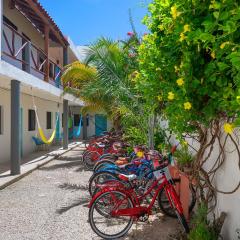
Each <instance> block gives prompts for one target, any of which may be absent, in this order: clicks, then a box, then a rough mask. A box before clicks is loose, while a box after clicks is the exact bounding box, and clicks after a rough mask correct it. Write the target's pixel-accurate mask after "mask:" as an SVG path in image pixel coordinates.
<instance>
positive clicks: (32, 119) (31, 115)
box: [28, 109, 36, 131]
mask: <svg viewBox="0 0 240 240" xmlns="http://www.w3.org/2000/svg"><path fill="white" fill-rule="evenodd" d="M35 129H36V115H35V111H34V110H32V109H29V110H28V131H35Z"/></svg>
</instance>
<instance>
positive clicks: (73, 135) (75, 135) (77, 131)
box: [69, 115, 82, 139]
mask: <svg viewBox="0 0 240 240" xmlns="http://www.w3.org/2000/svg"><path fill="white" fill-rule="evenodd" d="M81 130H82V115H81V117H80V121H79V125H78V128H77V129H73V131H72V132H71V133H69V139H73V138H79V137H80V135H81Z"/></svg>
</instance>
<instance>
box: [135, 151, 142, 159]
mask: <svg viewBox="0 0 240 240" xmlns="http://www.w3.org/2000/svg"><path fill="white" fill-rule="evenodd" d="M136 155H137V157H139V158H142V157H143V156H144V152H142V151H138V152H137V154H136Z"/></svg>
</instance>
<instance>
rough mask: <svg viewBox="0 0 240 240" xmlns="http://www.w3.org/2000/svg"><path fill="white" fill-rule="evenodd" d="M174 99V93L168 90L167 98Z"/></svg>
mask: <svg viewBox="0 0 240 240" xmlns="http://www.w3.org/2000/svg"><path fill="white" fill-rule="evenodd" d="M173 99H174V93H173V92H169V93H168V100H170V101H172V100H173Z"/></svg>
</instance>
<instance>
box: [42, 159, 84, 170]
mask: <svg viewBox="0 0 240 240" xmlns="http://www.w3.org/2000/svg"><path fill="white" fill-rule="evenodd" d="M74 167H79V168H80V169H81V170H84V166H82V161H71V162H66V163H60V164H55V165H51V166H47V167H41V168H39V170H42V171H52V170H58V169H61V168H69V169H70V168H74Z"/></svg>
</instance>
